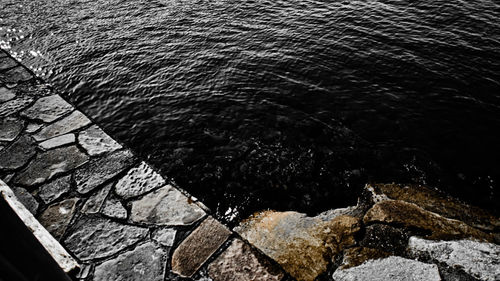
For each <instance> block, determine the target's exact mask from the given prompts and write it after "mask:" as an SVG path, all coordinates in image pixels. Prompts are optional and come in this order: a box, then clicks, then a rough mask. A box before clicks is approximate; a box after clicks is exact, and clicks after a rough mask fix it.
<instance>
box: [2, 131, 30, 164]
mask: <svg viewBox="0 0 500 281" xmlns="http://www.w3.org/2000/svg"><path fill="white" fill-rule="evenodd" d="M35 154H36V150H35V142H34V141H33V139H32V138H31V137H30V136H21V137H20V138H19V139H18V140H16V141H15V142H14V143H13V144H12V145H10V146H9V147H7V148H6V149H3V150H2V151H1V152H0V170H15V169H18V168H21V167H22V166H24V165H25V164H26V163H28V161H29V160H30V159H31V158H32V157H33V156H34V155H35Z"/></svg>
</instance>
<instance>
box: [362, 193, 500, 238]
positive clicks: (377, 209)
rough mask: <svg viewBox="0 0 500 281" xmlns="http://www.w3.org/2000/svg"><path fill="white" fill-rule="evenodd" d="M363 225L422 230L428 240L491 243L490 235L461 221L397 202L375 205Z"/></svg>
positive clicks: (389, 201)
mask: <svg viewBox="0 0 500 281" xmlns="http://www.w3.org/2000/svg"><path fill="white" fill-rule="evenodd" d="M363 221H364V222H365V224H369V223H389V224H398V225H404V226H406V227H412V228H418V229H423V230H426V231H429V232H431V234H430V235H428V236H426V237H427V238H429V239H444V240H449V239H457V238H467V237H474V238H476V239H481V240H485V241H493V240H494V237H493V236H492V235H491V234H487V233H484V232H482V231H480V230H478V229H475V228H473V227H471V226H469V225H467V224H465V223H463V222H461V221H458V220H452V219H447V218H445V217H442V216H440V215H437V214H435V213H432V212H429V211H426V210H424V209H422V208H420V207H419V206H417V205H415V204H412V203H407V202H404V201H399V200H386V201H382V202H380V203H377V204H375V205H374V206H373V207H372V208H371V209H370V210H368V212H367V213H366V215H365V217H364V218H363Z"/></svg>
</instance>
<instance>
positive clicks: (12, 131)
mask: <svg viewBox="0 0 500 281" xmlns="http://www.w3.org/2000/svg"><path fill="white" fill-rule="evenodd" d="M23 126H24V121H22V120H20V119H17V118H10V117H7V118H4V119H0V141H13V140H14V139H15V138H16V137H17V136H18V135H19V133H20V132H21V130H22V129H23Z"/></svg>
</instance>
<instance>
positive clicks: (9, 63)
mask: <svg viewBox="0 0 500 281" xmlns="http://www.w3.org/2000/svg"><path fill="white" fill-rule="evenodd" d="M17 65H18V63H17V61H16V60H15V59H13V58H10V57H2V58H0V71H3V70H6V69H9V68H13V67H15V66H17Z"/></svg>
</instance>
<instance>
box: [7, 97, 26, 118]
mask: <svg viewBox="0 0 500 281" xmlns="http://www.w3.org/2000/svg"><path fill="white" fill-rule="evenodd" d="M32 102H33V99H32V98H30V97H19V98H16V99H13V100H9V101H8V102H4V103H2V104H0V117H6V116H10V115H12V114H14V113H17V112H19V111H21V110H23V109H24V108H26V107H27V106H29V105H30V104H31V103H32Z"/></svg>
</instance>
